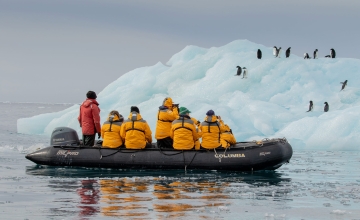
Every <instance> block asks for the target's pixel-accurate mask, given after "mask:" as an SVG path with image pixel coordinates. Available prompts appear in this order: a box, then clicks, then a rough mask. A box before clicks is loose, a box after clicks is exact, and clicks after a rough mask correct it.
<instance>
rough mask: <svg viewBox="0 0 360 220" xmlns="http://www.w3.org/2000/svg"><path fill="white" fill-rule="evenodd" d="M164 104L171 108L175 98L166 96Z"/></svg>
mask: <svg viewBox="0 0 360 220" xmlns="http://www.w3.org/2000/svg"><path fill="white" fill-rule="evenodd" d="M163 106H166V107H168V108H169V109H171V108H172V106H173V100H172V99H171V98H170V97H166V98H165V99H164V101H163Z"/></svg>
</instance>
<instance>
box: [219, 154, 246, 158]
mask: <svg viewBox="0 0 360 220" xmlns="http://www.w3.org/2000/svg"><path fill="white" fill-rule="evenodd" d="M235 157H245V154H215V158H235Z"/></svg>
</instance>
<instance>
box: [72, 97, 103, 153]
mask: <svg viewBox="0 0 360 220" xmlns="http://www.w3.org/2000/svg"><path fill="white" fill-rule="evenodd" d="M86 98H87V99H86V100H85V101H84V102H83V103H82V104H81V106H80V113H79V117H78V121H79V123H80V127H81V128H82V134H83V144H84V145H85V146H94V144H95V134H96V133H97V134H98V138H100V137H101V126H100V108H99V103H98V102H97V101H96V98H97V96H96V93H95V92H94V91H88V92H87V93H86Z"/></svg>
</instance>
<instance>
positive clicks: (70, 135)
mask: <svg viewBox="0 0 360 220" xmlns="http://www.w3.org/2000/svg"><path fill="white" fill-rule="evenodd" d="M50 145H51V146H79V145H80V141H79V137H78V135H77V132H76V131H75V130H74V129H72V128H68V127H58V128H55V129H54V131H53V132H52V134H51V140H50Z"/></svg>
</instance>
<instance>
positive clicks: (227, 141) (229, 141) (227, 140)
mask: <svg viewBox="0 0 360 220" xmlns="http://www.w3.org/2000/svg"><path fill="white" fill-rule="evenodd" d="M224 127H225V129H226V131H225V132H223V133H221V137H220V139H221V146H222V147H223V148H228V147H230V145H234V144H236V139H235V137H234V135H233V134H232V132H231V129H230V127H229V126H228V125H224Z"/></svg>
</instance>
